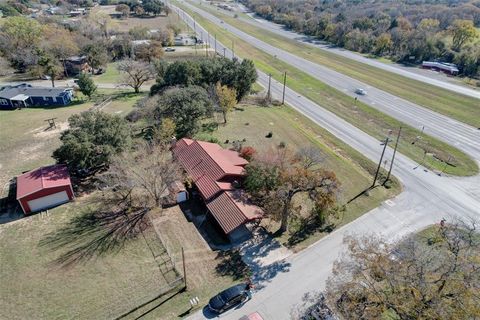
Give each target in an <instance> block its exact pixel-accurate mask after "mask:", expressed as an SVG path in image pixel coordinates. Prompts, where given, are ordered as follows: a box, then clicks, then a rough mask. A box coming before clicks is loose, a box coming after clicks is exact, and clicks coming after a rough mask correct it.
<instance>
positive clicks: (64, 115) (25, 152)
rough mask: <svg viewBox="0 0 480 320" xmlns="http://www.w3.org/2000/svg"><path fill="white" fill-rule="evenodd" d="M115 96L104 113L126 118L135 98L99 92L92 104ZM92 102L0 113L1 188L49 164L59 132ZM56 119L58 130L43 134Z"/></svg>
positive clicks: (117, 91) (120, 93)
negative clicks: (19, 175)
mask: <svg viewBox="0 0 480 320" xmlns="http://www.w3.org/2000/svg"><path fill="white" fill-rule="evenodd" d="M112 94H117V95H118V96H117V97H116V98H115V99H114V100H113V101H112V102H111V103H110V104H109V105H107V106H106V107H105V108H104V109H103V111H105V112H109V113H114V114H120V115H126V114H127V113H128V112H129V111H130V110H132V108H133V105H134V103H135V101H136V100H138V99H139V98H141V97H142V96H143V95H134V94H130V93H125V91H120V90H113V89H111V90H99V92H98V95H97V96H96V97H94V99H93V100H94V101H96V100H101V98H102V97H104V96H106V95H112ZM94 101H81V100H78V101H76V102H74V103H73V104H72V105H70V106H66V107H53V108H45V107H40V108H25V109H21V110H13V111H4V110H2V111H0V128H1V130H0V186H2V188H3V185H4V184H5V183H6V182H7V181H8V180H9V179H10V178H12V177H13V176H16V175H18V174H20V173H22V172H24V171H27V170H31V169H34V168H37V167H39V166H42V165H47V164H51V163H53V162H54V160H53V159H52V158H51V154H52V152H53V150H55V149H56V148H57V147H58V146H59V145H60V140H59V139H58V138H59V136H60V133H61V131H63V130H65V129H67V126H68V123H67V119H68V118H69V117H70V116H71V115H73V114H75V113H80V112H82V111H86V110H88V109H89V108H90V107H92V105H93V103H94ZM49 118H57V119H56V120H55V121H56V124H57V129H53V130H46V129H47V122H45V119H49Z"/></svg>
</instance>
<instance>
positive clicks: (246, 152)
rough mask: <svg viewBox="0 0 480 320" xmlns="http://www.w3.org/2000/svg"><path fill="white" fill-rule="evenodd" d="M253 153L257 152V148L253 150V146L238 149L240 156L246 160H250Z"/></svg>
mask: <svg viewBox="0 0 480 320" xmlns="http://www.w3.org/2000/svg"><path fill="white" fill-rule="evenodd" d="M255 153H257V150H255V148H253V147H251V146H246V147H242V148H241V149H240V157H242V158H244V159H246V160H248V161H250V160H252V158H253V156H254V155H255Z"/></svg>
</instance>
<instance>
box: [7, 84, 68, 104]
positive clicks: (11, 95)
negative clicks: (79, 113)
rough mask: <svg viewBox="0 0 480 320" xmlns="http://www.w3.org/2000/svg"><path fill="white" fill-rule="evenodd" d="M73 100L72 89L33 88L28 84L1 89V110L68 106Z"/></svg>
mask: <svg viewBox="0 0 480 320" xmlns="http://www.w3.org/2000/svg"><path fill="white" fill-rule="evenodd" d="M72 99H73V89H72V88H46V87H33V86H32V85H30V84H27V83H22V84H19V85H11V86H4V87H2V88H0V109H16V108H25V107H41V106H47V107H48V106H66V105H68V104H69V103H70V102H71V101H72Z"/></svg>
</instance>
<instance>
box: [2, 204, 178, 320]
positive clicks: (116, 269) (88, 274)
mask: <svg viewBox="0 0 480 320" xmlns="http://www.w3.org/2000/svg"><path fill="white" fill-rule="evenodd" d="M91 197H93V196H89V197H83V198H80V199H77V200H76V201H75V202H73V203H69V204H66V205H63V206H61V207H57V208H55V209H53V210H49V211H48V214H45V213H44V214H37V215H33V216H30V217H27V218H23V219H21V220H18V221H15V222H12V223H9V224H3V225H0V256H1V257H2V258H1V259H0V277H1V278H2V281H1V282H0V296H1V297H2V299H0V318H1V319H114V318H116V317H118V316H120V315H122V314H124V313H126V312H128V311H130V310H132V309H133V308H135V307H137V306H139V305H141V304H143V303H145V302H146V301H149V300H150V299H152V298H154V297H156V296H158V295H159V294H160V293H161V292H162V290H163V289H164V288H166V286H167V282H170V281H172V279H175V278H176V277H177V276H178V274H177V273H176V272H174V271H173V270H171V269H170V268H165V266H163V265H161V260H160V259H159V258H158V257H159V256H161V254H160V253H161V252H164V251H162V250H164V249H163V247H162V245H161V242H160V241H159V239H158V238H157V236H156V233H155V232H154V230H153V229H151V228H152V227H150V228H147V229H145V230H144V231H143V234H142V235H138V236H136V237H134V238H131V237H127V236H125V237H121V238H119V239H113V238H109V237H106V238H104V237H103V236H104V235H105V234H106V233H107V231H109V229H106V228H105V227H104V226H100V225H96V224H95V221H93V220H92V219H90V218H86V217H90V216H89V214H90V212H92V211H95V208H96V207H95V205H94V204H92V202H91ZM147 244H148V245H147ZM152 248H153V249H152ZM154 250H155V251H154ZM87 252H93V256H92V257H91V258H90V259H87V258H86V257H85V256H81V254H83V253H87ZM158 252H160V253H158ZM72 253H74V255H73V256H74V257H75V259H73V260H72V261H74V262H73V263H72V264H68V265H67V264H65V263H64V260H62V259H63V258H64V257H72ZM153 253H155V254H156V256H157V258H156V259H155V258H154V256H153Z"/></svg>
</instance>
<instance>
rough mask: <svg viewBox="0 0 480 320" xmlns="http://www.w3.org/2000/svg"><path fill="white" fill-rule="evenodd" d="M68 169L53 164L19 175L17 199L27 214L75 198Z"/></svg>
mask: <svg viewBox="0 0 480 320" xmlns="http://www.w3.org/2000/svg"><path fill="white" fill-rule="evenodd" d="M73 198H74V194H73V188H72V183H71V181H70V175H69V174H68V169H67V167H66V166H64V165H52V166H48V167H42V168H39V169H36V170H33V171H29V172H26V173H24V174H22V175H20V176H18V177H17V200H18V202H19V203H20V206H21V207H22V210H23V212H24V213H25V214H30V213H33V212H37V211H42V210H46V209H49V208H53V207H56V206H58V205H61V204H64V203H66V202H69V201H70V200H73Z"/></svg>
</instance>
